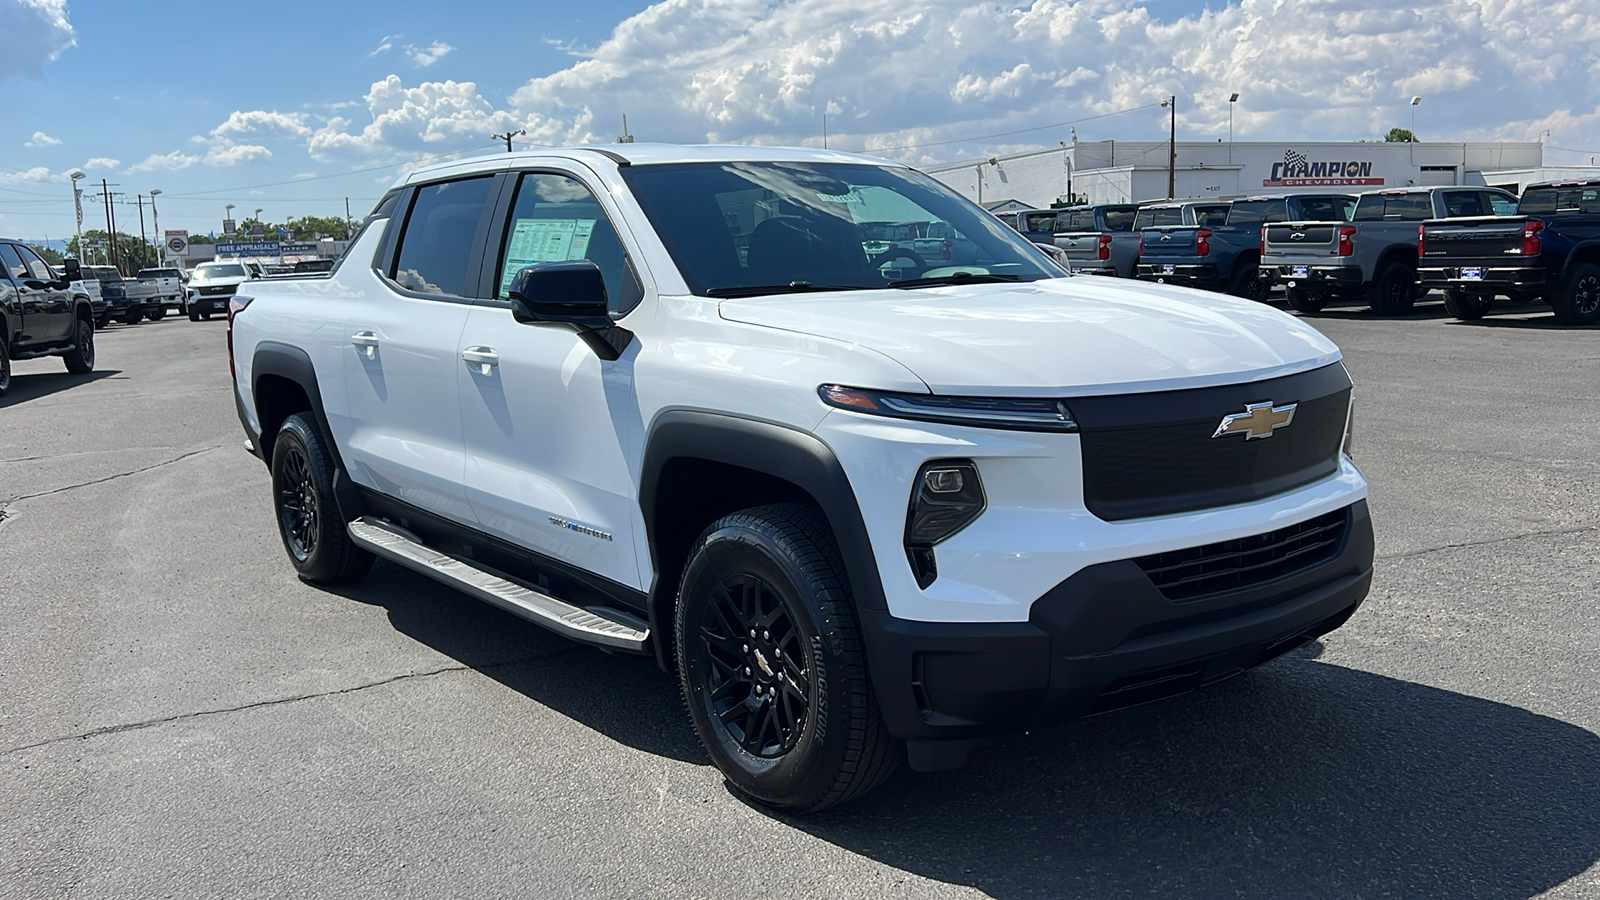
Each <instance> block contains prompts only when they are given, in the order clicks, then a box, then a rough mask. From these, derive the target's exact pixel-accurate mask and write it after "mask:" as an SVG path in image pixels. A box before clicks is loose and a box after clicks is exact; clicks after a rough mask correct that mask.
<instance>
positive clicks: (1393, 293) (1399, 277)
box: [1368, 262, 1417, 316]
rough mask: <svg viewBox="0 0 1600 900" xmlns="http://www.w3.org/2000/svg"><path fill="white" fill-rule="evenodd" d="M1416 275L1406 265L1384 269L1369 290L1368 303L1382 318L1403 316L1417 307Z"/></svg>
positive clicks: (1391, 264)
mask: <svg viewBox="0 0 1600 900" xmlns="http://www.w3.org/2000/svg"><path fill="white" fill-rule="evenodd" d="M1416 281H1417V278H1416V275H1415V274H1414V273H1413V272H1412V271H1411V268H1410V267H1409V266H1407V265H1406V264H1405V263H1398V262H1392V263H1389V264H1388V265H1387V266H1384V267H1383V270H1382V271H1380V272H1379V273H1378V277H1377V278H1375V279H1373V281H1372V286H1371V287H1370V288H1368V302H1369V303H1370V304H1371V305H1372V311H1373V312H1375V313H1377V314H1378V315H1380V316H1403V315H1405V314H1406V313H1408V312H1411V308H1412V307H1413V306H1415V305H1416V302H1417V294H1416Z"/></svg>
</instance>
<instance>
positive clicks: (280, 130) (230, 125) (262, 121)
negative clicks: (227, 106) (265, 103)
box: [211, 109, 311, 140]
mask: <svg viewBox="0 0 1600 900" xmlns="http://www.w3.org/2000/svg"><path fill="white" fill-rule="evenodd" d="M310 134H311V128H310V127H309V126H307V125H306V116H305V113H281V112H278V111H277V110H273V111H271V112H268V111H266V110H262V109H253V110H250V111H248V112H243V111H236V112H233V113H231V114H229V116H228V119H227V121H225V122H223V123H222V124H221V125H218V126H217V127H216V128H213V129H211V136H212V137H219V138H227V139H230V140H231V139H234V138H241V137H267V138H272V137H306V136H308V135H310Z"/></svg>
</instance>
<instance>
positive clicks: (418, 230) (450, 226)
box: [389, 176, 495, 297]
mask: <svg viewBox="0 0 1600 900" xmlns="http://www.w3.org/2000/svg"><path fill="white" fill-rule="evenodd" d="M494 184H495V180H494V178H493V176H483V177H478V178H466V179H462V180H460V181H446V182H441V183H439V184H430V185H426V186H424V187H420V188H418V189H417V195H416V198H415V200H413V201H412V203H411V211H410V212H409V213H408V214H407V216H406V221H405V227H404V230H403V231H402V232H401V233H400V252H399V253H398V254H397V255H396V259H395V264H394V270H393V271H392V272H391V273H390V276H389V277H390V278H392V279H394V281H395V283H396V284H398V285H400V286H401V287H403V288H405V289H407V290H411V291H416V292H418V293H421V294H433V295H436V296H446V297H470V296H472V295H473V294H475V293H476V287H477V273H476V272H474V271H471V270H470V266H471V262H472V260H473V258H474V256H473V251H474V250H475V249H477V237H478V228H479V223H480V222H481V221H482V219H483V215H484V212H485V209H486V207H487V206H488V203H489V197H490V192H491V189H492V188H493V187H494Z"/></svg>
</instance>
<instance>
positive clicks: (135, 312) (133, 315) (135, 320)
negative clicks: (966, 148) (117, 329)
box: [122, 306, 144, 325]
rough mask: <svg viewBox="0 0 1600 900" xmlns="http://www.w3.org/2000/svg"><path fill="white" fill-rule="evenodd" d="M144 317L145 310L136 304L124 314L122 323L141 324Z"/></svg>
mask: <svg viewBox="0 0 1600 900" xmlns="http://www.w3.org/2000/svg"><path fill="white" fill-rule="evenodd" d="M143 318H144V310H142V309H140V308H139V307H137V306H135V307H133V308H131V309H129V310H128V311H127V312H125V313H123V314H122V324H124V325H137V324H139V320H140V319H143Z"/></svg>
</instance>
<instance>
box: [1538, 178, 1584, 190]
mask: <svg viewBox="0 0 1600 900" xmlns="http://www.w3.org/2000/svg"><path fill="white" fill-rule="evenodd" d="M1554 187H1600V178H1579V179H1576V180H1573V181H1540V182H1538V183H1536V184H1530V185H1528V186H1527V187H1525V188H1523V190H1524V191H1531V190H1533V189H1534V188H1554Z"/></svg>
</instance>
